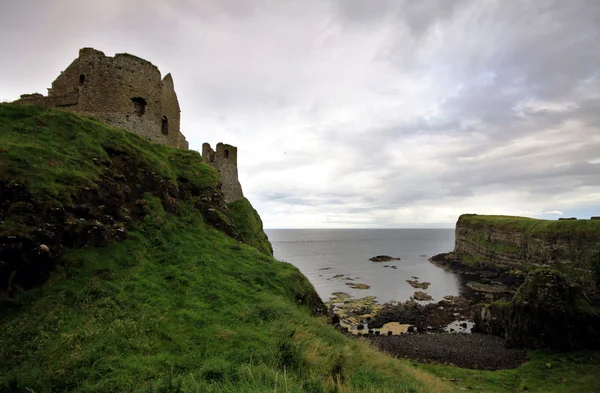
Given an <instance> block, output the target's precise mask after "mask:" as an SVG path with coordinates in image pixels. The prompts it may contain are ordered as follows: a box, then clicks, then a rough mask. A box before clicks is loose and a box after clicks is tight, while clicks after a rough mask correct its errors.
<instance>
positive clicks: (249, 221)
mask: <svg viewBox="0 0 600 393" xmlns="http://www.w3.org/2000/svg"><path fill="white" fill-rule="evenodd" d="M228 207H229V217H231V221H232V223H233V226H234V228H235V229H236V230H237V231H238V233H239V234H240V236H241V237H242V240H243V241H244V243H246V244H249V245H251V246H253V247H255V248H256V249H257V250H259V251H260V252H262V253H264V254H267V255H271V256H272V255H273V247H272V246H271V242H269V239H268V238H267V235H266V234H265V232H264V231H263V223H262V220H261V219H260V216H259V215H258V212H257V211H256V210H254V208H253V207H252V205H251V204H250V201H248V200H247V199H246V198H243V199H241V200H239V201H235V202H232V203H230V204H229V205H228Z"/></svg>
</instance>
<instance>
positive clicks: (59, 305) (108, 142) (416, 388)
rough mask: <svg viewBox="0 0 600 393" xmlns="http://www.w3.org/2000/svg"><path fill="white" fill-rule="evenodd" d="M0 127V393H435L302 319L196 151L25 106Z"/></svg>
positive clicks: (263, 247) (313, 299) (297, 285)
mask: <svg viewBox="0 0 600 393" xmlns="http://www.w3.org/2000/svg"><path fill="white" fill-rule="evenodd" d="M0 127H1V133H0V146H1V148H0V189H1V190H2V191H3V201H2V204H1V205H0V212H1V214H2V216H1V217H0V221H1V224H0V255H2V257H0V260H4V261H5V262H3V265H2V267H1V268H0V282H1V283H2V297H1V300H0V312H1V314H0V331H2V334H1V335H0V392H35V393H42V392H222V391H223V392H263V391H264V392H267V391H268V392H274V391H275V392H439V391H446V390H447V389H448V388H449V386H448V384H447V383H445V382H442V381H441V379H438V378H437V377H433V376H431V375H430V374H427V373H425V372H422V371H421V370H420V369H419V368H418V367H413V366H411V365H409V363H408V362H405V361H399V360H394V359H391V358H389V357H387V356H385V355H383V354H381V353H378V352H376V351H375V350H373V349H372V348H370V347H369V346H368V345H367V344H366V343H365V342H362V341H358V340H353V339H349V338H347V337H345V336H343V335H341V334H339V333H338V332H337V331H335V330H334V329H333V328H332V327H331V326H330V325H328V324H327V323H326V321H325V318H324V317H321V318H315V317H313V316H312V315H311V314H312V313H314V312H319V311H321V310H322V303H320V299H318V296H317V295H316V293H315V291H314V289H313V288H312V286H311V284H310V283H309V282H308V281H307V279H306V278H305V277H304V276H303V275H302V274H301V273H300V272H299V271H298V270H297V269H296V268H294V267H293V266H291V265H289V264H287V263H283V262H278V261H276V260H274V259H273V258H272V257H270V256H269V255H270V254H271V246H270V243H269V242H268V239H267V238H266V236H265V235H264V233H263V231H262V223H261V222H260V217H259V216H258V214H257V213H256V211H255V210H254V209H253V208H252V206H251V205H250V203H249V202H248V201H247V200H242V201H238V202H236V203H234V204H232V205H231V206H229V207H227V206H225V205H224V204H223V203H222V195H220V193H219V187H218V184H219V179H218V175H217V173H216V172H215V170H214V169H213V168H212V167H210V166H209V165H206V164H204V163H203V162H202V158H201V156H200V155H199V154H198V153H196V152H194V151H182V150H178V149H174V148H170V147H167V146H162V145H157V144H152V143H149V142H147V141H146V140H145V139H143V138H141V137H138V136H137V135H134V134H131V133H128V132H125V131H122V130H115V129H112V128H109V127H107V126H105V125H103V124H100V123H97V122H94V121H92V120H88V119H83V118H80V117H78V116H75V115H71V114H67V113H64V112H59V111H44V110H42V109H39V108H35V107H23V106H15V105H7V104H5V105H0ZM107 216H108V217H107ZM123 233H125V234H123ZM15 239H18V240H19V242H18V245H17V242H16V240H15ZM240 241H241V242H242V243H241V242H240ZM243 242H245V243H248V244H250V245H246V244H244V243H243ZM40 243H43V244H44V245H46V246H47V247H48V248H49V249H50V253H51V254H52V256H51V257H47V258H45V259H44V258H42V256H43V255H42V254H43V252H42V249H41V248H40V246H39V244H40ZM253 246H254V247H256V248H254V247H253ZM40 255H41V256H40ZM44 263H48V264H49V265H51V267H48V266H44ZM20 264H22V265H23V266H25V267H23V266H21V265H20ZM15 272H16V273H15ZM24 288H29V289H28V290H25V289H24Z"/></svg>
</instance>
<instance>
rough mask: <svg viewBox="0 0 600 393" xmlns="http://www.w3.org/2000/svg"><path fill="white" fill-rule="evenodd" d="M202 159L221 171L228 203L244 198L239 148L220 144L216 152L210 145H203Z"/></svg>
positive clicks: (223, 189)
mask: <svg viewBox="0 0 600 393" xmlns="http://www.w3.org/2000/svg"><path fill="white" fill-rule="evenodd" d="M202 157H203V158H204V161H205V162H206V163H207V164H210V165H212V166H214V167H215V168H216V169H217V170H218V171H219V175H220V176H221V181H222V182H223V188H222V191H223V194H224V195H225V202H226V203H231V202H235V201H238V200H240V199H242V198H244V193H243V192H242V185H241V184H240V181H239V179H238V169H237V147H235V146H231V145H226V144H224V143H218V144H217V150H216V151H214V150H213V149H212V147H210V144H208V143H204V144H202Z"/></svg>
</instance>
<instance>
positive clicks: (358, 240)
mask: <svg viewBox="0 0 600 393" xmlns="http://www.w3.org/2000/svg"><path fill="white" fill-rule="evenodd" d="M265 232H266V233H267V235H268V236H269V240H270V241H271V244H273V250H274V254H275V258H276V259H278V260H280V261H285V262H288V263H291V264H292V265H294V266H296V267H297V268H298V269H300V271H301V272H302V273H303V274H304V275H305V276H306V277H308V279H309V280H310V282H311V283H312V284H313V286H314V287H315V289H316V291H317V292H318V294H319V296H320V297H321V299H323V301H327V300H329V299H330V298H331V297H333V295H332V294H333V293H334V292H345V293H347V294H349V295H350V296H352V297H354V298H362V297H366V296H375V297H376V298H377V301H378V302H379V303H385V302H391V301H406V300H408V299H409V298H410V297H411V296H412V295H413V293H414V292H415V291H421V290H422V289H415V288H413V287H412V286H411V285H410V284H409V283H408V282H407V281H406V280H412V279H414V278H415V277H416V278H417V279H418V280H419V281H420V282H425V281H426V282H430V283H431V286H430V287H429V288H428V289H427V290H426V291H425V292H427V293H428V294H430V295H431V296H432V297H433V301H439V300H442V299H443V297H444V296H446V295H452V296H458V295H462V296H465V297H471V296H472V295H473V291H472V290H471V289H470V288H468V287H467V286H466V285H465V284H466V282H467V281H468V278H467V277H464V276H461V275H458V274H454V273H450V272H447V271H445V270H443V269H441V268H439V267H437V266H435V265H434V264H432V263H431V262H429V261H428V258H430V257H431V256H433V255H436V254H439V253H442V252H449V251H452V250H453V249H454V229H446V228H417V229H409V228H399V229H267V230H265ZM376 255H389V256H392V257H397V258H400V260H395V261H390V262H371V261H370V260H369V258H372V257H374V256H376ZM386 266H387V267H386ZM392 266H395V268H393V267H392ZM357 283H360V284H366V285H368V286H369V288H368V289H357V288H352V286H351V285H349V284H357Z"/></svg>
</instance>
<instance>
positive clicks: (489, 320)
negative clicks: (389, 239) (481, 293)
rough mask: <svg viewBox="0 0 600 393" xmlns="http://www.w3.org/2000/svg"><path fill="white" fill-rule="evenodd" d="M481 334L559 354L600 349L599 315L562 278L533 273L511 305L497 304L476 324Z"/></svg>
mask: <svg viewBox="0 0 600 393" xmlns="http://www.w3.org/2000/svg"><path fill="white" fill-rule="evenodd" d="M476 325H477V328H478V329H479V330H482V331H484V332H487V333H492V334H499V335H502V336H503V337H504V338H505V339H506V343H507V345H509V346H512V347H526V348H543V347H550V348H554V349H559V350H568V349H574V348H591V347H598V346H600V311H599V310H597V309H596V308H594V306H593V305H592V303H591V302H590V300H589V299H588V298H587V296H586V295H585V293H584V292H583V290H582V289H581V288H580V287H578V286H576V285H573V284H572V283H571V282H570V281H569V280H568V279H567V278H566V277H565V276H564V275H563V274H561V273H559V272H557V271H555V270H552V269H549V268H538V269H535V270H533V271H532V272H530V273H529V274H528V275H527V277H526V279H525V282H524V283H523V285H522V286H521V287H520V288H519V289H518V290H517V293H516V294H515V295H514V297H513V298H512V300H511V301H510V302H494V303H492V304H490V305H489V306H487V307H485V308H484V309H483V310H482V312H481V315H480V316H479V317H478V319H477V320H476Z"/></svg>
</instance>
